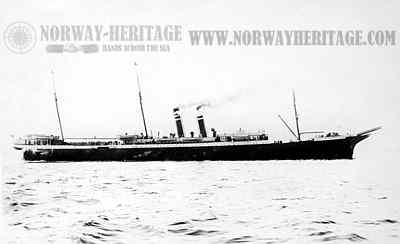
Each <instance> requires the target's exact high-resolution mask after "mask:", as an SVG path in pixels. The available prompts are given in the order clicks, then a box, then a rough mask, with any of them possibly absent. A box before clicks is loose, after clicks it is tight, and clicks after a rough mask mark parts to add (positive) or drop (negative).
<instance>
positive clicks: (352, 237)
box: [321, 233, 367, 242]
mask: <svg viewBox="0 0 400 244" xmlns="http://www.w3.org/2000/svg"><path fill="white" fill-rule="evenodd" d="M336 240H348V241H353V242H356V241H364V240H367V238H365V237H362V236H360V235H358V234H355V233H351V234H347V235H335V236H328V237H325V238H323V239H322V240H321V241H336Z"/></svg>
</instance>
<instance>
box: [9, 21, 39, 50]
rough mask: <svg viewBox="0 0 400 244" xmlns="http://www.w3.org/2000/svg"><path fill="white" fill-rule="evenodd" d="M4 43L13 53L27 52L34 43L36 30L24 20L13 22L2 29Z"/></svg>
mask: <svg viewBox="0 0 400 244" xmlns="http://www.w3.org/2000/svg"><path fill="white" fill-rule="evenodd" d="M4 43H5V45H6V46H7V48H8V49H9V50H10V51H11V52H14V53H17V54H24V53H27V52H29V51H30V50H31V49H32V48H33V47H34V46H35V44H36V31H35V28H33V26H32V25H30V24H28V23H26V22H14V23H12V24H10V25H9V26H8V27H7V29H6V30H5V31H4Z"/></svg>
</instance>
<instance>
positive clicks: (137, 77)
mask: <svg viewBox="0 0 400 244" xmlns="http://www.w3.org/2000/svg"><path fill="white" fill-rule="evenodd" d="M134 65H135V67H136V66H137V64H136V62H135V64H134ZM136 82H137V86H138V90H139V103H140V110H141V112H142V119H143V126H144V132H145V134H146V138H148V134H147V126H146V119H145V117H144V111H143V103H142V91H141V89H140V83H139V72H138V70H137V68H136Z"/></svg>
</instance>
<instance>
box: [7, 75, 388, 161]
mask: <svg viewBox="0 0 400 244" xmlns="http://www.w3.org/2000/svg"><path fill="white" fill-rule="evenodd" d="M52 74H53V86H54V100H55V105H56V112H57V117H58V122H59V129H60V136H53V135H27V136H25V137H22V138H19V139H18V140H17V141H16V142H15V143H14V148H15V149H16V150H20V151H22V152H23V158H24V160H26V161H32V162H35V161H48V162H56V161H203V160H210V161H214V160H215V161H235V160H241V161H249V160H250V161H251V160H306V159H326V160H331V159H352V158H353V151H354V147H355V146H356V145H357V143H359V142H361V141H362V140H364V139H366V138H368V137H369V136H370V135H372V133H373V132H374V131H377V130H379V129H380V127H376V128H373V129H369V130H365V131H363V132H360V133H355V134H346V135H341V134H339V133H337V132H328V133H326V132H323V131H314V132H300V129H299V121H298V115H297V109H296V99H295V95H294V93H293V106H294V113H295V118H296V121H295V122H296V132H295V130H293V129H292V128H291V127H290V126H289V125H288V123H286V121H285V120H284V119H283V118H282V117H281V116H279V118H280V119H281V121H282V123H283V124H284V126H285V127H286V128H287V129H288V131H289V132H290V133H291V134H292V135H293V136H294V138H295V139H294V140H291V141H276V140H274V141H271V140H270V139H269V136H268V135H267V134H266V133H264V132H260V133H233V134H221V133H219V132H217V130H216V129H215V128H211V130H210V131H211V133H207V132H208V131H207V129H206V123H205V119H204V115H203V114H201V113H199V115H198V116H197V122H198V129H199V135H198V136H197V135H196V136H195V133H194V132H190V136H185V132H184V129H183V123H182V117H181V108H179V107H177V108H174V109H173V115H174V119H175V123H176V133H170V135H169V136H162V137H160V136H157V137H153V136H149V134H148V131H147V125H146V120H145V114H144V110H143V103H142V94H141V89H140V84H139V76H138V72H137V71H136V78H137V85H138V95H139V96H138V97H139V104H140V108H141V117H142V120H143V127H144V133H141V134H140V135H128V134H124V135H120V136H117V137H114V138H64V134H63V130H62V124H61V119H60V113H59V108H58V102H57V94H56V89H55V82H54V73H52ZM200 108H201V105H199V106H198V107H197V110H198V111H201V109H200ZM304 134H315V135H314V136H313V137H311V138H309V139H303V138H302V135H304Z"/></svg>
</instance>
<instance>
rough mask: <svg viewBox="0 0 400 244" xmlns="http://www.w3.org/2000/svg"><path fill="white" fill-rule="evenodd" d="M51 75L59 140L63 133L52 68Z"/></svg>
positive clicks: (62, 138)
mask: <svg viewBox="0 0 400 244" xmlns="http://www.w3.org/2000/svg"><path fill="white" fill-rule="evenodd" d="M51 76H52V80H53V93H54V101H55V103H56V111H57V118H58V125H59V127H60V133H61V140H63V141H64V133H63V129H62V125H61V118H60V112H59V110H58V100H57V92H56V82H55V79H54V71H53V70H51Z"/></svg>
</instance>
